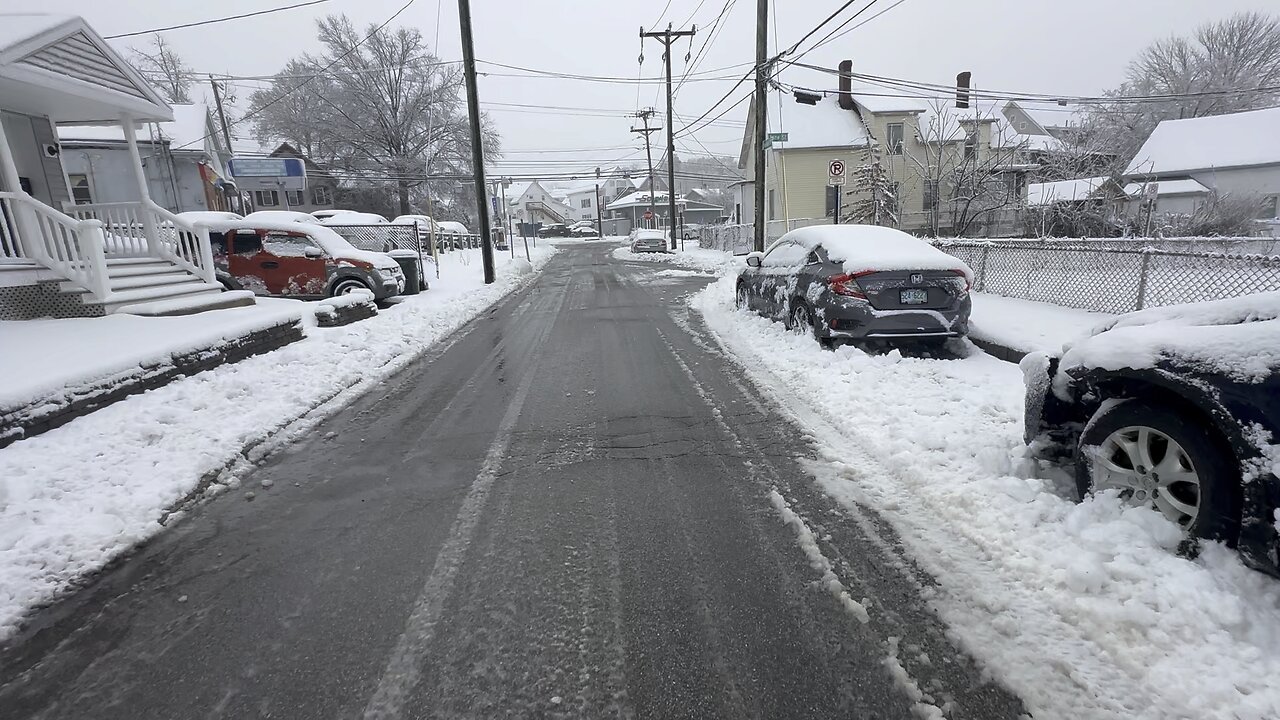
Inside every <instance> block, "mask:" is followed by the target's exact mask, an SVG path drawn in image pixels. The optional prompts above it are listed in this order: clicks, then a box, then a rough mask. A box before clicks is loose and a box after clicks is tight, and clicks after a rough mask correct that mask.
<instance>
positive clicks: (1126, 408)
mask: <svg viewBox="0 0 1280 720" xmlns="http://www.w3.org/2000/svg"><path fill="white" fill-rule="evenodd" d="M1203 425H1204V421H1203V420H1199V419H1196V418H1194V417H1191V416H1189V415H1188V414H1187V413H1185V412H1182V411H1179V410H1175V409H1173V408H1170V407H1167V406H1164V405H1159V404H1155V403H1151V402H1146V401H1142V400H1135V399H1128V400H1121V401H1119V402H1116V403H1111V404H1105V405H1104V406H1103V407H1102V408H1101V409H1099V410H1098V411H1097V412H1096V413H1095V414H1094V416H1093V418H1092V419H1091V420H1090V421H1089V423H1088V425H1087V426H1086V427H1085V431H1084V432H1083V433H1082V434H1081V436H1080V443H1079V446H1078V447H1077V449H1076V486H1077V488H1078V489H1079V491H1080V494H1081V496H1082V497H1083V496H1085V495H1087V494H1089V493H1092V492H1096V491H1099V490H1107V489H1114V490H1118V491H1119V492H1120V497H1121V498H1122V499H1124V500H1125V501H1126V502H1128V503H1130V504H1132V505H1137V506H1144V507H1152V508H1154V509H1156V510H1158V511H1160V513H1162V514H1163V515H1164V516H1165V517H1167V518H1169V519H1170V520H1172V521H1173V522H1175V523H1177V524H1178V525H1180V526H1181V527H1182V528H1183V529H1184V530H1186V531H1187V534H1188V535H1190V536H1192V537H1198V538H1204V539H1207V540H1223V541H1226V542H1234V541H1235V539H1236V537H1237V536H1238V535H1239V533H1240V504H1241V500H1240V479H1239V475H1238V473H1237V471H1236V469H1235V461H1234V458H1233V456H1232V455H1231V453H1230V452H1229V451H1228V450H1226V449H1224V448H1222V447H1220V446H1219V443H1218V442H1216V441H1215V439H1214V438H1213V437H1212V436H1211V435H1209V431H1208V430H1207V429H1206V428H1205V427H1204V426H1203Z"/></svg>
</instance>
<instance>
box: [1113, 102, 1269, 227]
mask: <svg viewBox="0 0 1280 720" xmlns="http://www.w3.org/2000/svg"><path fill="white" fill-rule="evenodd" d="M1124 179H1125V180H1128V181H1129V185H1128V187H1129V189H1130V190H1131V191H1132V193H1133V194H1135V195H1137V194H1140V193H1141V192H1142V189H1143V186H1149V185H1151V184H1156V185H1157V188H1156V191H1155V194H1156V211H1157V212H1160V213H1190V212H1192V211H1194V210H1195V208H1196V207H1197V205H1198V204H1199V203H1200V202H1203V200H1204V199H1205V198H1207V197H1208V195H1209V193H1217V194H1218V195H1222V196H1226V195H1236V196H1257V197H1258V198H1259V199H1260V205H1261V207H1260V208H1259V212H1258V217H1259V218H1260V219H1273V218H1276V217H1280V214H1278V212H1277V211H1278V210H1280V208H1278V207H1277V205H1278V204H1280V203H1278V201H1277V198H1280V107H1274V108H1267V109H1265V110H1251V111H1249V112H1240V113H1232V114H1230V115H1216V116H1214V117H1202V118H1189V119H1186V120H1165V121H1164V122H1162V123H1160V124H1159V125H1158V126H1157V127H1156V129H1155V132H1153V133H1151V137H1149V138H1147V141H1146V142H1145V143H1143V145H1142V149H1141V150H1139V151H1138V154H1137V155H1135V156H1134V158H1133V161H1132V162H1130V163H1129V166H1128V168H1126V169H1125V174H1124ZM1186 181H1191V182H1186ZM1202 190H1203V192H1202Z"/></svg>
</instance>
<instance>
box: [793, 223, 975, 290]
mask: <svg viewBox="0 0 1280 720" xmlns="http://www.w3.org/2000/svg"><path fill="white" fill-rule="evenodd" d="M787 241H795V242H797V243H800V244H801V245H803V246H804V247H806V248H808V249H809V250H812V249H814V248H815V247H818V246H819V245H821V246H822V247H823V249H824V250H826V252H827V257H828V258H829V259H830V260H831V261H832V262H838V263H842V264H843V265H844V271H845V272H847V273H858V272H865V271H868V270H955V271H957V272H960V273H963V274H964V276H965V277H967V278H968V279H969V281H970V282H973V271H972V270H970V269H969V266H968V265H965V264H964V263H963V262H962V261H961V260H960V259H959V258H956V257H953V256H951V255H948V254H946V253H944V252H942V251H941V250H939V249H938V248H936V247H934V246H932V245H930V244H929V243H927V242H925V241H923V240H921V239H920V238H917V237H914V236H911V235H908V234H906V233H904V232H902V231H901V230H894V229H893V228H887V227H880V226H879V225H813V226H811V227H805V228H799V229H797V230H792V231H791V232H789V233H787V234H786V235H783V236H782V237H780V238H778V241H777V242H775V243H774V244H773V245H778V244H780V243H783V242H787ZM773 245H771V246H770V249H772V248H773Z"/></svg>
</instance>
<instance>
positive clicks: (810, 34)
mask: <svg viewBox="0 0 1280 720" xmlns="http://www.w3.org/2000/svg"><path fill="white" fill-rule="evenodd" d="M857 1H858V0H848V2H846V3H845V4H843V5H841V6H840V7H838V8H836V11H835V12H833V13H831V14H830V15H828V16H827V19H826V20H823V21H822V22H820V23H818V24H817V25H815V26H814V27H813V29H812V30H810V31H809V32H807V33H805V34H804V37H802V38H800V39H799V40H797V41H796V43H795V44H794V45H792V46H791V47H790V48H787V49H786V50H784V51H782V52H780V53H778V57H782V56H784V55H790V54H791V53H793V52H795V51H796V48H798V47H800V43H803V42H804V41H805V40H808V39H809V38H811V37H813V35H814V34H815V33H817V32H818V31H819V30H821V29H822V26H823V25H826V24H827V23H829V22H831V21H832V20H834V19H835V18H836V16H837V15H839V14H840V13H842V12H844V10H845V8H847V7H849V6H850V5H852V4H854V3H855V2H857ZM875 2H876V0H871V3H870V4H868V5H867V7H871V6H872V5H874V4H875ZM867 7H864V8H862V9H863V10H866V9H867ZM854 17H857V15H854ZM846 22H847V21H846Z"/></svg>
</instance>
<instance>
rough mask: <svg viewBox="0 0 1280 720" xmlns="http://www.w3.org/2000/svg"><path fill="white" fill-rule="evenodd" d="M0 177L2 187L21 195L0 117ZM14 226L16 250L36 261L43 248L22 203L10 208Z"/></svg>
mask: <svg viewBox="0 0 1280 720" xmlns="http://www.w3.org/2000/svg"><path fill="white" fill-rule="evenodd" d="M0 177H3V178H4V186H5V188H6V189H8V191H9V192H12V193H19V194H21V193H22V181H21V180H20V179H18V165H17V163H15V162H14V160H13V148H12V147H11V146H10V145H9V136H8V134H6V133H5V131H4V118H3V117H2V116H0ZM10 210H11V211H12V213H13V220H14V224H15V225H16V226H17V228H16V229H17V231H18V237H17V240H18V248H19V252H21V253H22V255H23V257H26V258H29V259H32V260H38V259H40V257H41V255H40V252H41V250H43V249H44V248H43V247H42V246H41V243H39V242H37V241H38V240H39V238H40V234H39V232H40V231H39V229H38V226H37V224H36V218H35V217H33V216H32V214H31V211H30V209H29V208H27V207H26V205H24V204H23V203H13V204H12V205H11V206H10Z"/></svg>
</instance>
